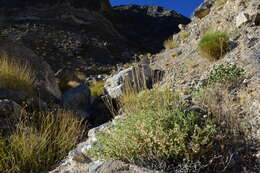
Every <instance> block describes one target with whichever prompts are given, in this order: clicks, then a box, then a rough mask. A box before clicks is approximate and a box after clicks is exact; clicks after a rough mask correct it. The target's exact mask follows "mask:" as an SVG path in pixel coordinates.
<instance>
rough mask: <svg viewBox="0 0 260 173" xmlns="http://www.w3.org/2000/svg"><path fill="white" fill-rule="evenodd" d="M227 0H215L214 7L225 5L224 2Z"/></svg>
mask: <svg viewBox="0 0 260 173" xmlns="http://www.w3.org/2000/svg"><path fill="white" fill-rule="evenodd" d="M227 1H228V0H217V1H215V4H214V5H215V6H216V7H220V6H223V5H225V4H226V3H227Z"/></svg>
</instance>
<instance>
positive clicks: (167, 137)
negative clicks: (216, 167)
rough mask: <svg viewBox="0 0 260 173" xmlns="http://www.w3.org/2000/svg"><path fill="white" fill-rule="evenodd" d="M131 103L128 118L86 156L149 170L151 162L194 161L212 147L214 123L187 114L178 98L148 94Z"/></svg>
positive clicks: (166, 93)
mask: <svg viewBox="0 0 260 173" xmlns="http://www.w3.org/2000/svg"><path fill="white" fill-rule="evenodd" d="M165 96H166V97H165ZM138 100H139V101H138ZM130 102H131V106H130V107H132V106H134V105H135V106H136V107H135V108H134V109H130V107H129V105H125V106H126V107H127V110H128V111H127V115H128V116H127V118H126V119H123V120H119V121H118V122H117V123H116V124H114V125H113V126H112V127H111V129H110V130H109V132H107V133H99V134H98V135H97V138H98V141H99V143H100V145H98V144H97V145H96V146H94V147H93V148H91V150H90V151H88V153H87V154H89V155H91V156H94V157H97V158H113V159H119V160H123V161H126V162H131V163H136V164H140V162H143V163H144V165H146V166H147V165H149V159H150V158H157V159H158V160H168V159H183V158H187V159H191V158H195V157H197V156H200V155H201V154H202V153H203V154H205V153H207V152H208V151H209V149H210V148H211V147H212V145H211V144H212V140H211V138H212V137H213V135H214V134H215V132H216V130H215V128H214V126H213V124H212V123H211V121H210V120H208V119H204V118H203V116H200V115H199V114H198V113H195V112H185V111H184V109H182V106H178V104H177V105H176V104H175V103H177V101H176V95H175V94H172V92H171V91H158V90H156V91H146V92H144V93H141V94H140V95H138V99H135V98H134V97H133V101H132V100H131V101H130V100H128V103H130ZM180 105H182V104H180ZM124 109H125V108H124ZM125 110H126V109H125Z"/></svg>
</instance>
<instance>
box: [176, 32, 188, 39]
mask: <svg viewBox="0 0 260 173" xmlns="http://www.w3.org/2000/svg"><path fill="white" fill-rule="evenodd" d="M179 36H180V38H181V39H186V38H188V37H189V36H190V33H189V32H181V33H180V34H179Z"/></svg>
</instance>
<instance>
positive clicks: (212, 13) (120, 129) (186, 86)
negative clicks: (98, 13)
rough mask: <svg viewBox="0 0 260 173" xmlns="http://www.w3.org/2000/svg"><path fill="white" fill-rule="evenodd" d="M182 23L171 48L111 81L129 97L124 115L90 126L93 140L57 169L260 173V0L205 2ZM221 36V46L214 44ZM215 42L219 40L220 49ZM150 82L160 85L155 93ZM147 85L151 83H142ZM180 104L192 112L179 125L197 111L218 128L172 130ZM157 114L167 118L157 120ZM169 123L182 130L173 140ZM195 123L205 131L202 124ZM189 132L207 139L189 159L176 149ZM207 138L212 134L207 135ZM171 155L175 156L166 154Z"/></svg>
mask: <svg viewBox="0 0 260 173" xmlns="http://www.w3.org/2000/svg"><path fill="white" fill-rule="evenodd" d="M118 8H119V9H120V8H122V7H118ZM124 8H135V7H131V6H126V7H124ZM179 27H180V29H181V31H180V32H179V33H178V34H176V35H173V37H172V38H170V39H169V40H167V41H166V42H165V47H166V49H165V50H163V51H161V52H160V53H158V54H154V55H146V56H142V57H143V58H144V59H143V60H142V61H141V62H140V63H139V64H138V65H137V66H132V67H130V68H126V69H124V70H122V71H120V72H119V73H117V74H116V75H114V76H112V77H111V78H109V79H107V80H106V84H105V89H106V92H107V93H108V94H109V95H110V97H112V98H120V96H123V97H122V98H121V99H120V101H119V105H121V111H119V116H117V117H116V118H115V119H114V120H113V121H112V122H110V123H106V124H105V125H102V126H100V127H98V128H94V129H92V130H90V131H89V134H88V136H89V139H88V140H87V141H86V142H84V143H81V144H80V145H78V148H76V149H75V150H73V151H72V152H70V154H69V156H68V158H67V159H66V160H65V161H64V163H63V164H62V165H61V166H60V167H58V168H57V169H55V171H53V172H59V173H63V172H66V171H68V172H74V171H79V172H84V171H85V172H122V171H123V172H140V173H141V172H207V173H208V172H227V173H231V172H232V173H233V172H234V173H237V172H241V173H242V172H252V173H256V172H259V170H260V168H259V164H258V163H259V117H260V112H259V110H260V107H259V106H260V103H259V100H260V98H259V96H260V93H259V91H260V88H259V87H260V83H259V82H260V80H259V79H260V78H259V72H260V69H259V66H260V61H259V60H260V59H259V58H260V54H259V53H260V52H259V48H260V47H259V43H260V42H259V40H260V38H259V35H260V34H259V32H260V29H259V3H257V2H256V1H250V0H205V2H204V3H203V4H202V5H201V6H200V7H199V8H198V9H197V10H196V11H195V12H194V17H193V18H192V21H191V23H190V24H188V25H179ZM215 38H221V39H220V40H221V41H220V43H215V42H214V41H213V43H212V42H210V41H212V40H214V39H215ZM203 41H204V42H206V43H207V44H206V46H208V47H206V49H203V48H205V47H203V46H204V45H202V42H203ZM207 41H209V42H207ZM214 44H217V45H218V44H219V45H220V48H216V47H215V45H214ZM211 46H212V47H214V49H211ZM207 50H210V51H208V52H207ZM205 52H206V53H205ZM149 63H150V66H151V67H152V68H151V67H150V66H149ZM158 74H159V78H158ZM142 76H145V77H144V78H143V77H142ZM155 76H156V79H154V77H155ZM162 76H163V79H162V78H161V77H162ZM150 79H152V83H153V84H155V85H153V86H154V87H155V88H154V89H152V90H148V91H147V88H150V87H149V86H147V84H148V85H149V83H151V81H150ZM161 79H162V81H160V80H161ZM154 80H155V82H156V83H154ZM158 82H159V83H158ZM140 85H142V86H144V85H145V87H143V88H142V87H141V88H138V86H140ZM136 87H137V88H136ZM129 88H131V89H133V88H135V89H134V93H136V91H137V92H139V91H140V90H145V91H143V92H141V93H140V94H138V95H135V94H134V96H133V97H132V96H131V94H130V95H129V93H128V92H125V91H128V89H129ZM169 91H171V92H173V93H177V95H179V97H180V100H182V101H180V102H178V101H177V100H178V99H177V98H174V99H173V98H172V96H171V94H170V93H168V92H169ZM171 99H173V100H171ZM176 99H177V100H176ZM172 101H173V102H174V103H172ZM183 101H184V105H182V104H183ZM176 105H178V106H177V107H178V111H181V110H182V109H184V112H183V113H180V112H179V113H176V114H175V116H173V117H172V119H171V121H172V123H173V122H176V119H175V118H176V116H177V117H178V115H179V116H181V115H183V114H184V117H182V118H181V119H182V120H178V121H177V122H176V123H177V124H178V123H180V121H185V117H186V118H187V117H189V116H190V117H192V115H191V114H189V113H192V112H193V113H195V112H196V113H198V114H199V115H200V117H201V118H202V119H200V120H199V122H208V120H209V121H211V120H212V121H213V122H214V123H215V125H213V126H211V125H212V124H211V125H210V123H209V124H207V125H206V127H208V128H209V129H207V128H206V127H205V128H204V129H203V130H202V129H201V130H202V131H200V132H196V130H195V129H193V130H194V131H193V130H192V132H190V133H188V134H183V133H182V132H180V133H179V132H178V128H179V126H176V124H175V126H174V127H175V128H174V129H173V131H167V130H169V128H171V125H170V124H171V123H170V122H168V121H167V119H166V120H165V119H163V117H164V116H166V115H167V116H168V113H167V111H169V109H170V111H171V113H172V112H174V111H176V110H175V109H173V110H172V109H171V108H172V107H174V106H176ZM164 106H165V107H166V108H165V109H164ZM162 112H163V113H162ZM171 113H170V114H171ZM196 113H195V114H196ZM155 115H158V116H159V117H160V118H161V119H160V120H161V121H160V120H159V121H156V120H157V119H156V120H154V121H155V122H153V118H155V117H154V116H155ZM169 116H170V115H169ZM188 121H189V122H190V121H191V119H189V120H188ZM160 122H162V124H160ZM153 123H154V124H153ZM165 123H166V124H167V123H169V124H167V125H166V129H167V130H166V131H167V132H166V134H169V133H170V134H173V135H176V134H177V136H175V138H174V142H173V143H172V144H169V143H171V142H170V141H171V140H170V139H168V138H166V136H167V135H166V134H164V130H163V129H161V128H160V127H161V126H163V127H165V126H164V125H165ZM148 124H149V125H148ZM194 126H195V127H199V128H203V127H202V126H201V124H200V125H199V124H197V125H194V124H193V126H192V127H194ZM188 128H190V127H188V126H187V124H185V123H184V122H183V124H181V125H180V129H186V130H187V129H188ZM210 129H211V130H213V131H214V130H216V131H215V132H213V131H211V130H210ZM181 131H182V130H181ZM163 134H164V135H165V136H164V135H163ZM199 134H203V135H202V136H200V135H199ZM212 134H214V135H213V136H215V137H216V138H215V137H213V138H211V140H213V141H214V140H216V141H214V142H213V141H212V142H213V143H214V144H213V143H211V142H209V143H207V140H208V139H209V138H210V135H212ZM139 135H140V136H142V137H140V136H139ZM182 135H184V136H185V135H188V136H190V138H192V139H198V140H199V139H201V140H202V141H203V142H202V141H201V143H199V144H197V145H195V144H194V142H195V141H192V142H191V143H189V144H188V146H193V145H195V146H196V147H195V146H194V147H195V148H193V149H192V151H187V153H186V154H187V155H189V154H191V153H192V152H195V153H196V154H195V155H196V157H195V158H193V159H191V158H190V157H188V160H186V159H187V158H186V157H185V156H183V155H182V156H180V155H178V154H176V153H178V152H180V151H182V149H183V148H182V149H181V148H178V149H179V150H177V151H176V150H175V149H176V148H174V147H178V144H179V143H178V142H179V140H181V139H183V138H182ZM194 135H195V136H196V135H198V136H196V137H195V136H194ZM206 136H208V137H209V138H207V139H206V138H203V139H202V138H201V137H206ZM139 137H140V139H139ZM190 138H188V139H190ZM214 138H215V139H214ZM166 139H167V140H166ZM138 140H140V141H138ZM165 140H166V141H167V142H169V143H167V142H166V141H165ZM217 141H218V142H217ZM164 142H166V144H165V143H164ZM182 142H184V141H182ZM195 143H196V142H195ZM146 144H147V145H146ZM167 144H169V145H167ZM181 144H183V145H181V146H182V147H184V146H185V144H184V143H181ZM212 144H213V146H212V148H211V147H210V146H211V145H212ZM218 145H220V146H218ZM160 146H162V147H163V149H162V148H160ZM172 146H174V147H173V148H172V150H174V152H173V153H172V155H174V156H175V157H176V155H177V158H178V159H177V160H176V158H171V157H170V158H169V156H168V155H167V154H169V153H170V152H171V151H172V150H170V149H168V148H167V147H170V148H171V147H172ZM146 147H148V148H147V149H146ZM186 147H187V146H186ZM208 147H209V148H208ZM219 147H220V148H221V149H220V148H219ZM188 148H189V147H188ZM157 152H158V153H157ZM164 152H165V153H167V152H169V153H167V154H166V156H164V155H163V154H162V153H164ZM190 152H191V153H190ZM200 154H202V155H201V156H199V155H200ZM211 154H213V155H211ZM210 155H211V156H210ZM156 156H157V157H156ZM193 156H194V155H193ZM193 156H191V157H193ZM164 157H166V158H167V159H166V160H164V159H163V158H164ZM75 158H80V159H79V160H80V161H77V159H75ZM90 158H91V159H90ZM97 158H99V160H98V159H97ZM111 158H112V160H113V161H111ZM132 158H134V159H132ZM183 158H186V159H183ZM182 159H183V160H182ZM116 160H121V161H125V162H126V163H122V162H121V161H116ZM129 163H130V164H129ZM132 164H136V165H139V166H140V167H136V166H134V165H132ZM142 167H146V168H148V169H146V168H142Z"/></svg>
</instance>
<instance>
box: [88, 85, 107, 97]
mask: <svg viewBox="0 0 260 173" xmlns="http://www.w3.org/2000/svg"><path fill="white" fill-rule="evenodd" d="M104 85H105V81H98V82H97V83H95V84H93V85H91V86H90V93H91V96H101V95H103V94H104Z"/></svg>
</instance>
